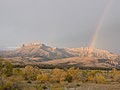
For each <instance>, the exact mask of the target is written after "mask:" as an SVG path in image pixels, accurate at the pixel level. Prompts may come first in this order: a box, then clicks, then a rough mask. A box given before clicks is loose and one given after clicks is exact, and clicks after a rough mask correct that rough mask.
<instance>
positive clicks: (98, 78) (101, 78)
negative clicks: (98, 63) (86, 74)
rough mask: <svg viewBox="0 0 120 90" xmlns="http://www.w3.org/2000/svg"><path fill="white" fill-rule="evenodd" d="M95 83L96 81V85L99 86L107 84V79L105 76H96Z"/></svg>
mask: <svg viewBox="0 0 120 90" xmlns="http://www.w3.org/2000/svg"><path fill="white" fill-rule="evenodd" d="M95 81H96V83H98V84H102V83H105V77H104V76H101V75H100V76H96V77H95Z"/></svg>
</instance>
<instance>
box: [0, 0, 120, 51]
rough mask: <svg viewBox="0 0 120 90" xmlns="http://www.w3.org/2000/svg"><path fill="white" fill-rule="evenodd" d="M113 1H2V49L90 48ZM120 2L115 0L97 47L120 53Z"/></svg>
mask: <svg viewBox="0 0 120 90" xmlns="http://www.w3.org/2000/svg"><path fill="white" fill-rule="evenodd" d="M109 1H110V0H0V47H1V48H3V47H16V46H19V45H21V44H23V43H29V42H42V43H45V44H47V45H50V46H55V47H81V46H83V47H84V46H85V47H86V46H88V44H89V43H90V40H91V38H92V36H93V35H94V31H95V29H96V25H97V23H99V21H100V19H101V16H102V13H103V11H104V9H105V8H106V5H107V4H108V3H109ZM119 4H120V0H113V1H112V4H111V6H110V9H109V11H108V12H107V14H106V17H105V18H104V20H103V22H102V23H103V24H102V26H101V28H100V31H99V33H98V35H97V39H96V42H95V43H96V45H95V47H96V48H100V49H105V50H109V51H111V52H115V53H120V40H119V38H120V5H119Z"/></svg>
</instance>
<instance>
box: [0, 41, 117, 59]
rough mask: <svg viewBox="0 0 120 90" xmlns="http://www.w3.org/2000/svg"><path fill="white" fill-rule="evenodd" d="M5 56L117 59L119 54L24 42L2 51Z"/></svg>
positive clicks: (85, 48)
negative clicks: (9, 49)
mask: <svg viewBox="0 0 120 90" xmlns="http://www.w3.org/2000/svg"><path fill="white" fill-rule="evenodd" d="M0 55H1V56H4V57H19V56H20V57H42V58H47V59H60V58H70V57H95V58H98V59H116V58H117V57H118V55H116V54H113V53H110V52H108V51H105V50H100V49H95V48H89V47H81V48H56V47H50V46H46V45H45V44H41V43H29V44H23V45H22V46H21V47H20V48H17V49H16V50H12V51H8V52H7V51H6V52H0Z"/></svg>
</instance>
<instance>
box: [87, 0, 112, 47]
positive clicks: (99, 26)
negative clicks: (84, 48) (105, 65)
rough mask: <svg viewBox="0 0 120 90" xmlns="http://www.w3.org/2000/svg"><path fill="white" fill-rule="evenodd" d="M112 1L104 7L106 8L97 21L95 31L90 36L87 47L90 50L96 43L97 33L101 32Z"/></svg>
mask: <svg viewBox="0 0 120 90" xmlns="http://www.w3.org/2000/svg"><path fill="white" fill-rule="evenodd" d="M112 1H113V0H109V2H108V3H107V5H106V8H105V9H104V10H103V13H102V15H101V17H100V20H99V22H98V24H97V25H96V29H95V31H94V34H93V35H92V38H91V40H90V43H89V45H88V47H90V48H91V47H95V43H96V40H97V37H98V34H99V31H100V30H101V27H102V25H103V22H104V21H105V18H106V16H107V14H108V12H109V10H110V7H111V5H112Z"/></svg>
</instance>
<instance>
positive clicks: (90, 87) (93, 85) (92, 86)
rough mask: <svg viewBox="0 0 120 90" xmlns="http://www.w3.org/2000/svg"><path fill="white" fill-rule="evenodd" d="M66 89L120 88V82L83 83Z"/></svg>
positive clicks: (109, 89) (94, 89) (95, 89)
mask: <svg viewBox="0 0 120 90" xmlns="http://www.w3.org/2000/svg"><path fill="white" fill-rule="evenodd" d="M65 90H120V83H110V84H92V83H89V84H82V85H81V86H80V87H77V88H65Z"/></svg>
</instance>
